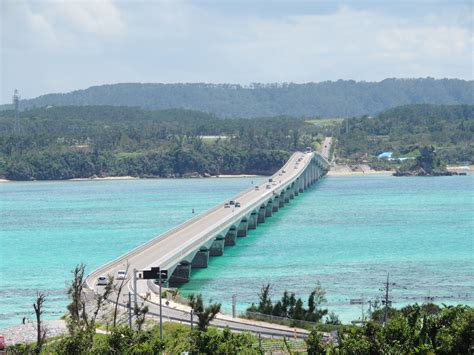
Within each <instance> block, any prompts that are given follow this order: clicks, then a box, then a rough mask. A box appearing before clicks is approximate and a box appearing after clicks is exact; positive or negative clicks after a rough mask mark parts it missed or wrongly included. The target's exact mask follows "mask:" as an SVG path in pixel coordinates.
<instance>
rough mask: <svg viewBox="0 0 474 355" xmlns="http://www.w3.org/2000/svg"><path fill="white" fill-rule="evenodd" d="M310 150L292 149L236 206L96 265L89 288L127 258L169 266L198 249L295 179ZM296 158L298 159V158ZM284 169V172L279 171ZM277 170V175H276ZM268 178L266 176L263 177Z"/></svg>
mask: <svg viewBox="0 0 474 355" xmlns="http://www.w3.org/2000/svg"><path fill="white" fill-rule="evenodd" d="M312 158H313V153H301V152H298V153H294V154H293V155H292V156H291V158H290V159H289V160H288V162H287V163H286V164H285V166H284V167H283V168H282V169H280V170H279V171H278V172H277V173H276V174H274V175H273V176H272V178H273V179H274V181H276V182H277V184H276V185H272V188H271V189H266V183H263V184H260V185H259V186H260V188H259V190H255V189H254V187H252V189H249V190H247V191H244V192H242V193H240V194H238V195H237V196H234V197H233V198H231V199H233V200H237V201H239V202H240V203H241V207H240V208H234V207H232V206H231V208H224V206H223V203H222V204H219V205H218V206H216V207H214V208H212V209H210V210H208V211H206V212H204V213H203V214H201V215H199V216H196V217H195V218H193V219H190V220H188V221H186V222H185V223H183V224H181V225H180V226H178V227H176V228H174V229H172V230H170V231H168V232H166V233H164V234H162V235H160V236H158V237H156V238H154V239H152V240H150V241H149V242H147V243H145V244H142V245H141V246H139V247H137V248H135V249H134V250H132V251H130V252H128V253H126V254H124V255H122V256H121V257H119V258H117V259H115V260H114V261H112V262H110V263H108V264H106V265H104V266H102V267H100V268H98V269H96V270H95V271H93V272H92V273H91V274H90V275H89V276H88V277H87V279H86V283H87V285H88V287H90V288H93V287H94V285H95V283H96V280H97V278H98V277H99V276H102V275H110V276H115V275H116V273H117V271H118V270H122V269H125V266H126V263H127V262H128V264H129V268H130V270H133V269H137V270H144V269H149V268H150V267H152V266H160V267H161V268H162V269H171V268H172V267H173V266H175V265H176V264H177V263H179V262H180V261H181V260H182V259H183V258H184V257H185V256H186V255H189V254H190V253H192V252H193V251H195V250H196V249H199V247H200V246H202V245H203V244H204V243H206V242H208V241H209V240H210V239H211V238H215V237H216V236H217V235H218V234H219V233H220V232H222V231H223V230H225V229H226V228H228V227H230V226H231V225H232V224H235V222H236V221H238V220H239V221H240V219H242V218H243V217H244V216H246V215H248V214H249V213H250V212H251V211H252V210H255V209H258V208H259V207H260V205H261V204H262V203H264V202H266V201H267V200H268V199H270V198H271V197H272V196H273V195H274V193H280V192H281V191H282V190H284V189H286V187H287V186H288V185H289V184H291V183H292V182H293V181H295V180H296V179H297V178H298V177H299V176H300V175H301V174H302V173H303V172H304V170H305V169H306V167H307V166H308V165H309V163H310V162H311V159H312ZM298 159H301V161H299V162H298ZM283 170H285V171H286V172H285V173H282V171H283ZM280 173H281V176H280V175H279V174H280ZM267 181H268V180H267Z"/></svg>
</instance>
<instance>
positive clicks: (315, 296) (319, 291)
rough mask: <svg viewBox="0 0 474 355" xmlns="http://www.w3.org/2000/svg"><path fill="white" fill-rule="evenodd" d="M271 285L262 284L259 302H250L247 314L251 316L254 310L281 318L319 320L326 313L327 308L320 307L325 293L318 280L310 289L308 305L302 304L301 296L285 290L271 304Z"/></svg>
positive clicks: (324, 300)
mask: <svg viewBox="0 0 474 355" xmlns="http://www.w3.org/2000/svg"><path fill="white" fill-rule="evenodd" d="M270 290H271V285H270V284H266V285H264V286H262V289H261V290H260V294H259V296H258V297H259V300H260V301H259V303H258V304H257V305H255V304H252V305H251V306H250V307H249V308H248V309H247V312H246V314H247V316H248V317H249V318H252V317H253V316H254V314H255V312H257V313H259V314H265V315H271V316H276V317H281V318H287V319H291V320H302V321H307V322H319V321H321V319H322V318H323V317H324V316H325V315H327V314H328V310H327V309H324V308H322V305H323V304H324V303H326V298H325V294H326V292H325V291H324V289H323V288H322V287H321V284H320V283H319V282H318V283H317V284H316V286H315V288H314V289H313V290H312V291H311V293H310V295H309V297H308V302H307V304H308V306H307V307H305V306H304V302H303V300H302V299H301V298H298V299H297V298H296V296H295V294H294V293H289V292H288V291H285V292H284V293H283V296H282V297H281V300H279V301H277V302H276V303H275V304H273V302H272V300H271V297H270Z"/></svg>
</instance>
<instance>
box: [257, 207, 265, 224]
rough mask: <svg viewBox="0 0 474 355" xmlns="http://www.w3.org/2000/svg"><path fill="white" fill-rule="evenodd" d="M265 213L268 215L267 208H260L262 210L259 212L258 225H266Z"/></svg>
mask: <svg viewBox="0 0 474 355" xmlns="http://www.w3.org/2000/svg"><path fill="white" fill-rule="evenodd" d="M265 213H266V208H265V207H260V209H259V210H258V218H257V223H265Z"/></svg>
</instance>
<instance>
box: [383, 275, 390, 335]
mask: <svg viewBox="0 0 474 355" xmlns="http://www.w3.org/2000/svg"><path fill="white" fill-rule="evenodd" d="M389 287H390V283H389V273H387V282H386V283H385V299H384V301H385V310H384V313H383V326H384V327H385V325H386V324H387V316H388V303H389V300H388V292H389Z"/></svg>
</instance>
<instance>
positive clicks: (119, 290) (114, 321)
mask: <svg viewBox="0 0 474 355" xmlns="http://www.w3.org/2000/svg"><path fill="white" fill-rule="evenodd" d="M129 266H130V265H129V263H128V261H127V267H126V268H125V275H124V276H123V278H122V280H121V281H120V283H119V284H118V285H115V286H114V290H115V292H116V294H117V296H116V297H115V304H114V313H113V318H112V324H113V327H115V326H116V325H117V313H118V304H119V299H120V295H121V294H122V290H123V287H124V285H125V281H126V280H127V279H128V269H129Z"/></svg>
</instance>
